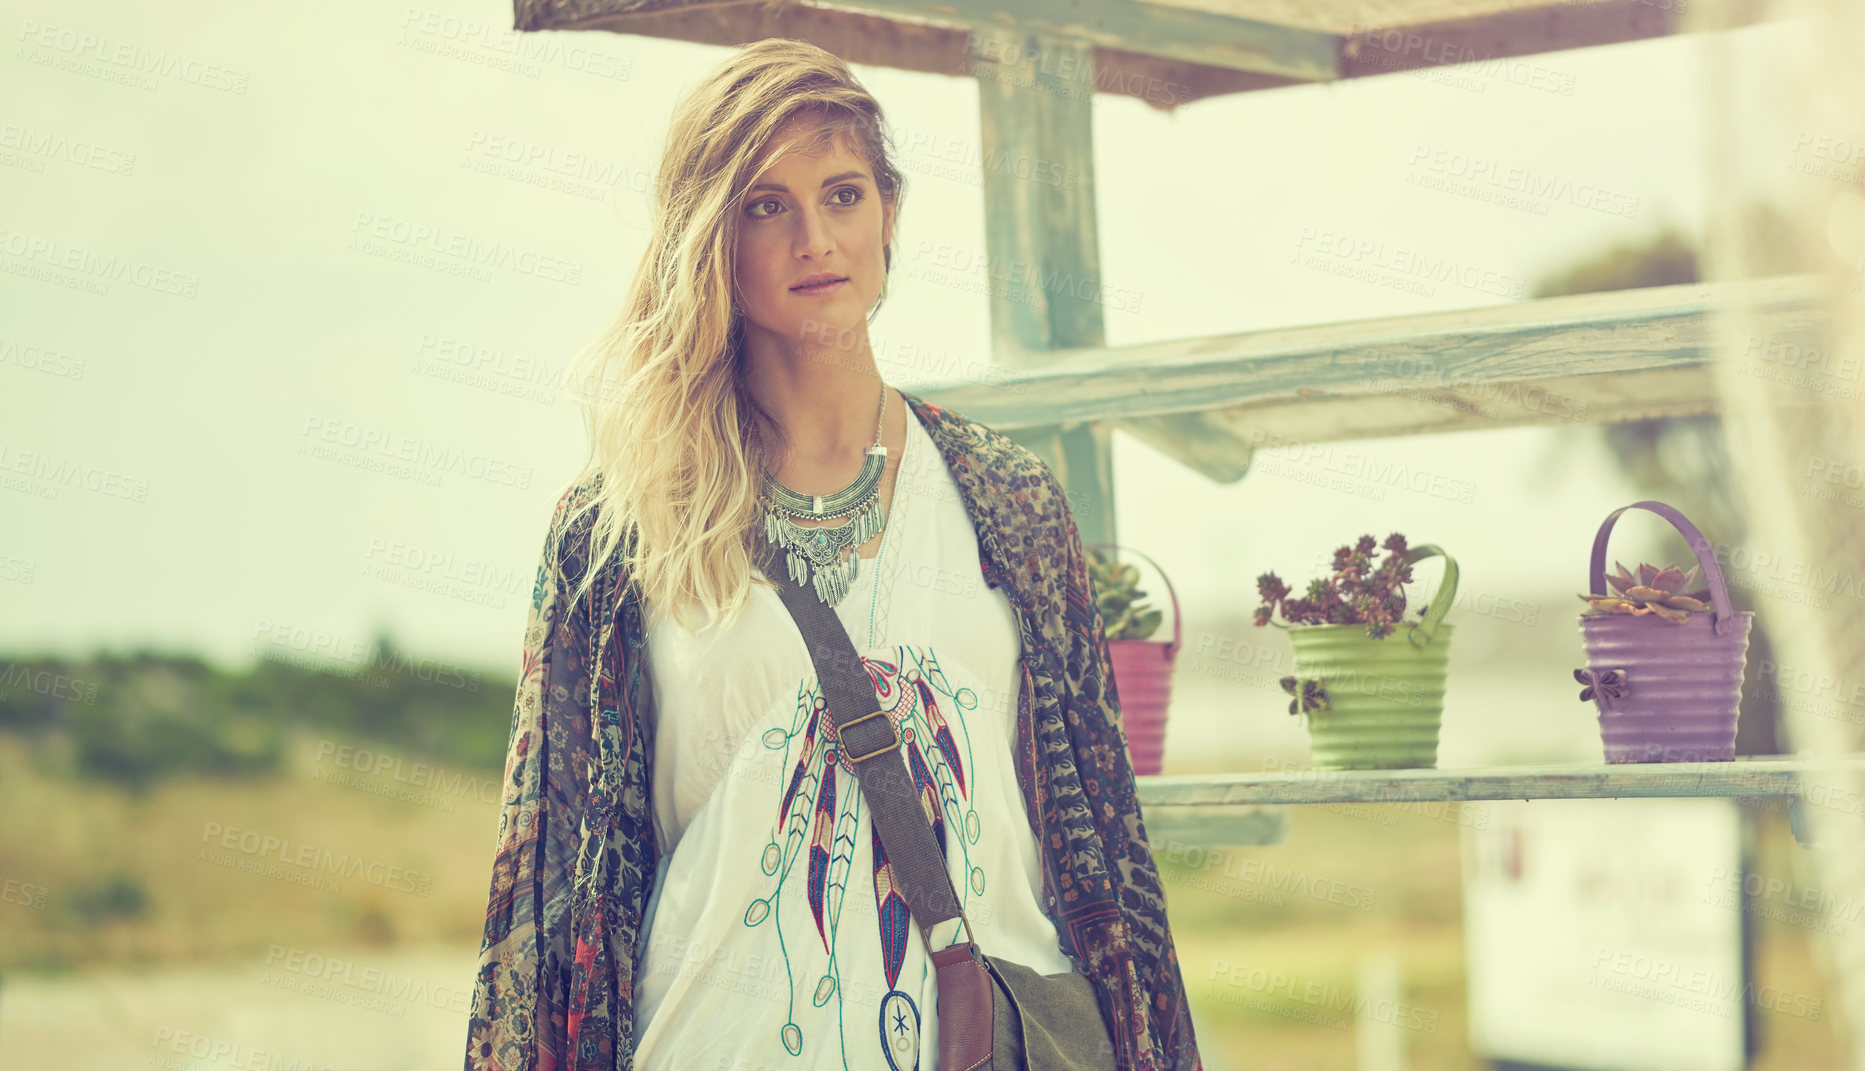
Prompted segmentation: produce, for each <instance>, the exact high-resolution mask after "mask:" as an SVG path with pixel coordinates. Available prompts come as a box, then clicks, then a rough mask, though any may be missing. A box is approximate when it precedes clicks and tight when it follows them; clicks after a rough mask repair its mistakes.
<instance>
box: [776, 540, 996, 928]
mask: <svg viewBox="0 0 1865 1071" xmlns="http://www.w3.org/2000/svg"><path fill="white" fill-rule="evenodd" d="M756 545H757V547H758V548H759V551H758V555H757V556H760V557H761V559H762V560H761V561H760V562H759V566H760V568H762V569H763V570H764V575H765V576H767V577H769V578H770V579H771V581H772V583H773V584H775V585H776V587H777V594H778V597H779V598H781V599H782V600H783V603H784V606H785V607H786V608H787V609H788V610H789V611H790V616H791V617H793V618H795V619H796V623H797V628H798V629H799V630H800V631H801V632H802V633H803V643H804V646H806V647H808V648H809V657H810V661H811V662H813V663H814V664H815V666H816V681H817V686H818V687H819V688H820V689H821V691H822V694H823V697H824V699H825V701H826V702H827V704H828V709H829V718H830V720H831V721H832V722H833V723H834V725H835V736H836V739H837V740H838V741H840V747H841V749H842V752H843V754H845V755H847V756H848V759H849V761H850V762H851V763H852V764H853V765H854V768H855V776H856V779H857V780H858V781H859V782H860V786H861V798H862V799H864V800H866V801H867V803H868V807H869V810H870V811H871V812H872V814H871V820H872V821H873V823H874V828H875V831H876V832H877V833H878V834H879V835H880V838H881V845H882V846H883V847H884V848H885V849H886V850H887V862H888V864H889V865H891V866H892V867H893V868H894V881H895V883H896V884H897V885H898V886H899V887H900V894H901V896H902V897H903V898H905V900H906V902H907V911H908V912H909V913H911V915H912V916H913V920H914V922H915V924H916V925H917V926H918V927H919V931H920V941H921V942H922V943H923V944H924V945H925V948H926V951H927V953H928V954H929V955H930V954H932V953H933V952H934V949H933V947H932V938H931V936H930V934H931V931H932V929H933V927H935V926H937V925H939V924H940V923H942V922H945V921H947V920H949V919H953V918H957V919H959V920H961V921H962V922H963V923H964V925H965V938H966V941H965V943H968V944H971V945H973V946H974V947H975V945H976V941H975V939H974V938H973V937H972V933H971V920H969V919H966V918H965V912H964V909H963V908H961V907H960V906H959V902H958V890H957V888H956V887H955V886H954V885H953V884H952V873H951V871H949V870H947V869H946V861H945V854H944V853H943V852H941V851H940V850H939V841H938V840H937V839H936V838H935V837H934V836H933V828H932V822H931V820H930V819H929V818H928V817H927V814H926V808H925V806H924V805H923V804H921V802H920V795H919V792H918V791H917V790H916V789H915V788H914V785H913V777H912V775H911V774H909V773H908V772H907V763H906V759H905V758H903V757H902V756H901V754H900V731H899V727H898V726H896V725H895V724H894V722H893V719H892V718H889V717H888V716H887V712H886V711H883V710H880V709H878V708H877V706H876V696H875V694H874V681H873V679H872V678H870V677H869V676H868V671H867V669H866V668H864V667H863V666H862V663H861V656H860V654H859V653H857V652H856V650H855V644H854V641H853V640H851V639H849V636H848V629H847V628H846V627H845V626H843V624H842V619H841V618H840V617H838V616H836V613H835V610H834V609H833V608H832V607H830V606H829V605H827V604H826V603H824V602H822V601H821V600H820V599H818V598H817V597H816V595H815V593H814V592H813V591H812V590H810V589H809V588H805V587H802V586H800V585H798V584H795V583H790V582H787V581H786V579H785V577H786V575H787V574H786V573H785V572H783V571H782V570H780V569H779V567H778V561H779V559H778V555H777V550H778V548H777V547H776V546H774V545H773V544H771V543H768V542H766V541H764V540H761V539H760V540H758V541H757V544H756ZM954 947H956V946H954Z"/></svg>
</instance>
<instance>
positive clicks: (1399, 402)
mask: <svg viewBox="0 0 1865 1071" xmlns="http://www.w3.org/2000/svg"><path fill="white" fill-rule="evenodd" d="M1820 286H1821V284H1820V282H1819V280H1818V279H1816V278H1815V277H1813V276H1807V275H1787V276H1775V277H1769V278H1763V279H1742V280H1732V281H1727V282H1717V283H1691V284H1685V285H1679V286H1654V287H1646V288H1643V289H1637V290H1619V291H1608V292H1603V293H1590V294H1573V295H1565V296H1561V297H1552V298H1541V299H1538V300H1533V301H1519V302H1514V303H1511V304H1501V305H1492V306H1486V307H1483V308H1475V309H1461V310H1455V311H1451V312H1432V313H1425V314H1421V315H1414V316H1397V317H1384V318H1380V319H1371V320H1353V321H1345V322H1340V323H1331V324H1319V325H1313V326H1303V327H1292V328H1279V329H1276V330H1271V331H1255V332H1246V333H1240V334H1229V335H1216V336H1210V337H1204V338H1186V339H1171V340H1166V341H1161V342H1150V343H1144V344H1140V345H1131V346H1110V347H1097V348H1079V349H1068V350H1057V351H1055V354H1056V356H1055V357H1054V359H1053V360H1052V361H1045V362H1044V363H1042V364H1040V365H1036V366H1026V365H1021V364H1018V363H1015V362H1007V363H1006V364H1005V365H1004V366H1003V367H1002V368H1000V369H994V370H993V373H992V375H990V376H989V377H984V378H980V379H973V380H968V381H959V382H942V383H934V384H928V385H925V386H922V387H916V388H915V391H916V393H918V394H920V395H921V396H922V397H925V398H928V399H930V400H931V401H934V402H936V403H938V404H940V405H944V406H949V407H951V408H953V409H956V410H958V411H959V412H961V413H964V414H965V415H966V416H967V417H969V418H971V419H973V420H979V421H982V422H984V423H986V424H989V425H991V426H992V427H995V428H999V429H1012V428H1025V427H1049V426H1056V427H1063V428H1067V427H1069V426H1071V425H1074V424H1079V423H1083V422H1092V421H1113V422H1115V426H1117V427H1121V428H1123V429H1125V430H1127V431H1129V432H1130V433H1132V434H1133V435H1135V436H1136V437H1137V438H1139V439H1141V440H1142V441H1145V442H1147V443H1148V444H1149V445H1152V446H1153V447H1154V448H1156V449H1158V450H1160V451H1162V452H1163V453H1166V454H1167V455H1168V456H1171V457H1174V458H1176V459H1177V460H1179V461H1181V462H1182V463H1184V464H1186V465H1188V466H1190V467H1191V468H1193V469H1195V470H1197V471H1199V472H1202V473H1204V474H1206V475H1207V476H1209V477H1211V478H1212V479H1214V480H1217V481H1219V482H1231V481H1234V480H1236V479H1239V478H1241V477H1242V475H1243V474H1244V472H1245V471H1246V470H1247V468H1248V464H1249V456H1250V454H1251V452H1252V451H1254V450H1257V449H1269V448H1277V447H1283V446H1288V445H1291V444H1295V443H1314V442H1335V441H1345V440H1352V439H1368V438H1385V437H1388V436H1397V435H1421V434H1435V433H1439V432H1449V431H1462V430H1480V429H1488V428H1500V427H1512V426H1522V425H1542V426H1552V425H1562V424H1573V423H1588V424H1596V423H1611V422H1616V421H1623V420H1635V419H1647V418H1653V417H1665V416H1687V415H1693V414H1698V413H1709V412H1714V411H1716V409H1717V408H1718V400H1717V399H1718V395H1717V388H1716V383H1715V379H1714V376H1713V374H1712V372H1713V368H1712V365H1711V362H1712V361H1713V360H1715V357H1716V354H1715V351H1714V349H1713V341H1714V339H1715V338H1716V337H1717V335H1716V330H1717V327H1716V324H1717V322H1718V318H1719V317H1720V316H1721V315H1723V314H1726V313H1727V312H1729V311H1730V310H1732V309H1738V308H1740V309H1744V310H1746V311H1748V312H1749V313H1750V314H1752V315H1753V316H1754V321H1753V322H1754V323H1755V328H1756V332H1757V335H1756V340H1755V344H1754V347H1753V352H1752V353H1750V354H1747V355H1745V356H1744V359H1745V360H1747V361H1748V363H1750V364H1752V365H1753V366H1754V368H1755V374H1757V375H1766V374H1768V373H1769V372H1770V371H1779V370H1780V369H1781V364H1780V362H1781V355H1782V354H1783V353H1794V352H1797V351H1795V350H1794V347H1801V348H1802V349H1803V350H1804V349H1805V348H1811V347H1817V345H1818V338H1819V335H1818V329H1819V324H1820V322H1821V318H1822V315H1823V314H1822V312H1821V305H1822V300H1823V299H1822V296H1821V290H1820Z"/></svg>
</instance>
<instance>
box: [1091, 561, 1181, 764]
mask: <svg viewBox="0 0 1865 1071" xmlns="http://www.w3.org/2000/svg"><path fill="white" fill-rule="evenodd" d="M1099 547H1112V548H1115V549H1122V548H1120V547H1119V546H1118V545H1117V544H1114V543H1096V544H1095V545H1094V548H1090V549H1095V548H1099ZM1125 549H1128V550H1131V549H1132V548H1125ZM1133 553H1135V554H1139V555H1140V558H1141V559H1142V560H1143V561H1145V562H1146V563H1147V564H1149V565H1151V566H1152V567H1153V568H1154V569H1155V570H1157V571H1158V573H1159V578H1160V579H1161V580H1164V581H1165V582H1166V594H1167V595H1168V596H1170V597H1171V599H1172V638H1171V639H1170V640H1109V641H1107V657H1108V660H1109V661H1111V662H1112V663H1113V672H1114V680H1115V682H1116V683H1115V689H1116V691H1117V693H1118V695H1119V698H1120V722H1121V727H1122V729H1124V730H1125V732H1126V735H1127V756H1128V758H1129V759H1130V760H1131V761H1132V763H1133V772H1134V773H1135V774H1156V773H1158V772H1159V771H1160V770H1161V769H1162V768H1163V767H1164V765H1165V756H1166V707H1167V706H1168V705H1169V704H1170V703H1171V701H1172V670H1173V667H1174V666H1176V665H1177V664H1178V654H1179V646H1180V640H1181V638H1182V636H1181V623H1180V620H1179V596H1178V592H1176V591H1174V590H1172V580H1171V579H1170V578H1169V577H1167V576H1166V571H1165V570H1164V569H1160V568H1159V563H1158V562H1156V561H1153V559H1151V558H1148V557H1147V556H1146V555H1144V554H1140V552H1139V551H1137V550H1135V551H1133Z"/></svg>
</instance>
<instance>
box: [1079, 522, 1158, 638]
mask: <svg viewBox="0 0 1865 1071" xmlns="http://www.w3.org/2000/svg"><path fill="white" fill-rule="evenodd" d="M1101 547H1113V548H1115V549H1116V550H1131V551H1133V553H1135V554H1138V555H1139V556H1140V557H1141V558H1143V559H1145V561H1146V563H1147V564H1148V565H1151V566H1152V567H1153V568H1154V570H1156V571H1157V572H1158V573H1159V579H1161V580H1163V581H1165V582H1166V594H1167V595H1170V596H1172V643H1171V644H1170V645H1169V646H1168V647H1167V648H1166V657H1167V658H1172V657H1174V656H1176V655H1177V654H1178V653H1179V639H1180V631H1179V625H1180V621H1179V593H1178V592H1176V591H1174V590H1172V578H1171V577H1169V576H1167V575H1166V571H1165V570H1164V569H1161V568H1159V563H1158V562H1156V561H1153V559H1151V558H1148V557H1147V556H1146V554H1145V553H1144V552H1142V551H1138V550H1134V548H1132V547H1123V546H1121V545H1120V544H1118V543H1091V544H1089V545H1088V549H1089V550H1098V549H1100V548H1101Z"/></svg>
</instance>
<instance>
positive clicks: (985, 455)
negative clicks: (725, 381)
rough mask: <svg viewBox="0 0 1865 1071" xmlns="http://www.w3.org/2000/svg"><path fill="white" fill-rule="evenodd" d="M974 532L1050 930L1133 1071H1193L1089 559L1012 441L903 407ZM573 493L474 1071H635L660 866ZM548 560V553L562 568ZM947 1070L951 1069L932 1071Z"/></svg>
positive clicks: (478, 1009) (629, 632)
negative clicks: (996, 609) (1006, 648)
mask: <svg viewBox="0 0 1865 1071" xmlns="http://www.w3.org/2000/svg"><path fill="white" fill-rule="evenodd" d="M902 394H903V395H904V396H905V398H906V401H907V404H908V407H909V409H910V411H911V412H912V413H913V414H914V416H915V417H917V418H918V419H919V420H920V422H921V424H922V425H923V426H924V427H925V428H926V430H927V431H928V433H930V435H931V437H932V439H933V441H934V442H935V443H937V444H938V446H939V450H940V452H941V453H942V454H943V455H944V458H945V462H946V464H947V466H948V467H949V468H950V470H951V472H952V475H953V477H954V479H955V480H956V482H957V484H958V487H959V490H960V492H961V494H962V495H963V497H964V499H965V508H966V510H967V512H968V513H969V514H970V515H971V518H972V523H973V525H974V527H975V528H976V530H977V534H978V544H979V558H980V563H981V567H982V569H983V571H984V579H985V581H986V583H988V584H990V585H991V586H992V587H994V588H1003V589H1005V591H1006V592H1007V593H1008V595H1009V597H1010V603H1011V606H1012V608H1013V610H1014V611H1015V613H1016V617H1017V627H1018V632H1019V634H1020V635H1021V637H1022V651H1021V655H1020V661H1021V663H1022V666H1023V686H1022V690H1021V695H1020V697H1019V701H1018V725H1017V755H1016V769H1017V779H1018V782H1019V786H1020V788H1021V789H1022V793H1023V799H1024V802H1025V805H1026V807H1027V808H1028V813H1029V821H1030V828H1031V830H1032V831H1033V832H1034V834H1035V838H1036V845H1037V851H1038V853H1039V855H1040V856H1041V857H1042V859H1043V863H1044V882H1043V910H1044V913H1045V914H1047V915H1048V916H1049V918H1050V920H1051V921H1052V922H1053V923H1054V924H1055V927H1056V933H1057V935H1058V936H1059V938H1060V940H1061V950H1062V952H1063V953H1064V954H1065V955H1067V956H1068V958H1069V961H1070V962H1071V963H1073V964H1074V965H1075V969H1076V970H1078V971H1080V972H1081V973H1082V974H1084V975H1086V976H1088V977H1089V978H1090V979H1092V980H1093V982H1094V985H1095V989H1096V992H1097V993H1098V995H1099V996H1100V999H1101V1012H1102V1015H1103V1017H1104V1018H1105V1019H1106V1021H1107V1023H1108V1028H1109V1032H1110V1033H1111V1034H1112V1036H1113V1039H1114V1047H1115V1057H1116V1060H1117V1063H1118V1066H1119V1067H1120V1068H1121V1069H1123V1071H1126V1069H1132V1071H1202V1064H1201V1063H1200V1061H1199V1057H1198V1050H1197V1043H1196V1041H1195V1039H1194V1038H1193V1036H1192V1023H1191V1013H1190V1008H1189V1006H1188V1005H1187V1003H1186V994H1185V984H1184V980H1183V979H1182V978H1181V976H1180V972H1179V962H1178V954H1177V951H1176V950H1175V949H1174V947H1173V943H1172V933H1171V928H1170V927H1169V925H1168V924H1167V920H1166V901H1165V890H1164V889H1163V888H1162V887H1161V885H1160V881H1159V872H1158V868H1157V867H1156V866H1155V865H1154V863H1153V858H1152V853H1151V851H1150V850H1149V848H1148V846H1147V839H1146V826H1145V824H1144V822H1143V821H1142V819H1141V814H1140V805H1139V802H1138V800H1137V799H1136V798H1135V793H1134V780H1133V767H1132V764H1131V762H1130V760H1129V759H1128V756H1127V748H1126V735H1125V732H1124V731H1123V729H1122V727H1121V721H1120V698H1119V692H1118V690H1117V689H1116V687H1115V681H1114V678H1113V675H1112V672H1111V671H1110V669H1109V663H1108V655H1107V639H1106V634H1105V631H1104V627H1103V622H1102V619H1101V613H1100V608H1099V607H1098V605H1097V604H1096V602H1095V599H1094V594H1093V591H1092V588H1091V587H1090V582H1089V576H1088V565H1087V556H1086V554H1085V552H1084V551H1083V548H1082V541H1081V536H1080V533H1079V532H1078V531H1077V530H1076V526H1075V520H1074V517H1073V516H1072V515H1071V514H1070V512H1069V509H1068V503H1067V498H1066V496H1065V494H1064V492H1063V489H1062V486H1061V483H1060V482H1059V481H1058V480H1057V479H1056V478H1055V476H1054V474H1053V473H1051V472H1050V470H1049V468H1048V466H1047V465H1045V464H1044V463H1043V461H1042V460H1041V459H1040V458H1038V457H1037V456H1036V455H1035V454H1034V453H1032V452H1030V451H1029V450H1027V449H1025V448H1024V447H1023V446H1021V445H1020V444H1018V443H1016V442H1015V441H1013V440H1011V439H1009V438H1007V437H1005V436H1003V435H1001V434H999V433H997V432H995V431H992V430H991V429H989V428H987V427H985V426H984V425H982V424H978V423H975V422H973V421H970V420H967V419H966V418H965V417H963V416H961V415H960V414H958V413H957V412H956V411H953V410H949V409H942V408H940V407H939V406H936V405H933V404H931V403H929V402H926V401H923V400H921V399H920V398H917V397H915V396H914V395H912V394H907V393H906V392H904V391H903V392H902ZM589 493H590V489H589V487H588V486H587V485H585V486H580V487H575V488H572V489H570V490H569V491H567V492H565V494H564V495H563V497H562V498H561V499H560V500H559V501H558V503H557V509H556V513H555V515H554V516H553V518H552V522H551V527H550V534H549V537H548V538H547V539H546V543H545V553H544V556H543V560H542V562H541V563H540V565H539V567H538V573H537V582H536V584H535V586H534V587H533V589H532V593H531V610H530V614H529V617H528V620H527V623H526V628H525V647H524V661H523V664H522V668H521V676H520V679H519V682H518V692H517V698H516V703H515V705H514V709H513V712H512V733H511V745H510V751H509V753H508V754H507V757H506V768H505V789H504V797H503V801H502V804H501V806H500V810H499V826H498V841H497V850H496V855H495V857H494V859H493V865H492V885H491V892H490V898H489V903H488V907H487V911H486V929H485V938H484V942H483V944H482V946H481V951H480V958H479V969H478V972H477V975H476V977H475V984H474V987H473V1004H472V1010H471V1014H470V1017H469V1019H468V1022H467V1049H466V1067H467V1068H468V1069H469V1071H521V1069H522V1071H591V1069H601V1071H611V1069H627V1068H630V1067H632V1066H633V1062H634V1042H635V1016H634V982H635V971H636V968H637V966H638V963H639V953H640V935H641V930H642V928H643V923H644V921H645V920H644V917H643V916H644V911H645V908H646V907H647V900H648V896H649V894H650V893H651V892H652V890H653V888H654V879H655V873H656V870H655V868H656V865H657V862H658V860H659V858H660V855H659V850H658V845H657V843H656V835H655V821H654V815H653V812H652V809H651V808H652V792H651V785H652V769H653V767H652V763H653V759H654V749H653V738H652V735H651V732H650V726H651V718H649V717H648V716H647V714H648V713H649V712H648V711H647V710H646V702H647V699H646V697H645V696H644V694H643V691H642V689H643V687H644V684H645V681H646V678H647V675H648V674H647V659H646V652H645V650H644V644H645V636H644V629H643V625H642V617H643V614H642V608H641V605H640V601H639V596H638V593H637V592H636V591H635V589H634V588H633V587H632V586H629V585H627V583H626V580H627V578H626V576H625V575H624V572H625V571H624V570H623V569H622V568H621V566H620V564H619V562H618V561H616V560H615V559H611V561H610V563H609V564H608V565H607V566H606V567H605V573H604V575H602V576H601V577H599V578H598V579H597V581H596V583H595V584H594V586H593V587H592V589H591V591H590V593H589V595H588V596H587V597H586V598H584V599H583V600H582V601H581V602H580V603H578V604H577V605H575V606H571V605H569V603H568V599H569V593H570V591H571V590H572V589H573V587H574V585H575V583H576V582H578V581H580V579H581V578H582V575H583V572H584V569H585V567H586V563H587V561H588V550H589V534H588V524H587V523H579V524H577V525H576V526H575V529H574V530H568V531H566V530H565V528H566V525H565V518H566V516H567V514H568V511H569V510H570V509H571V508H572V507H573V506H575V505H577V504H578V503H579V502H580V501H582V500H583V499H584V498H585V497H586V496H587V495H588V494H589ZM553 549H554V550H555V553H553ZM940 1071H949V1069H940Z"/></svg>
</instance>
